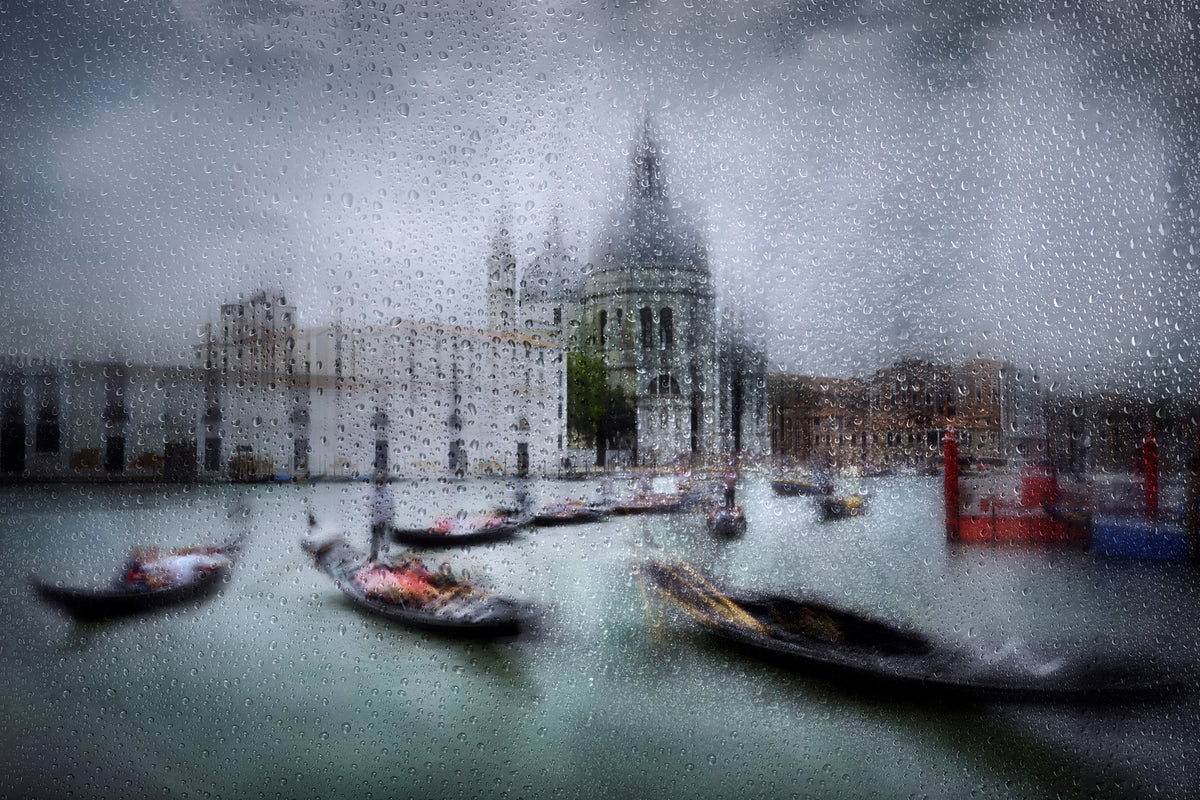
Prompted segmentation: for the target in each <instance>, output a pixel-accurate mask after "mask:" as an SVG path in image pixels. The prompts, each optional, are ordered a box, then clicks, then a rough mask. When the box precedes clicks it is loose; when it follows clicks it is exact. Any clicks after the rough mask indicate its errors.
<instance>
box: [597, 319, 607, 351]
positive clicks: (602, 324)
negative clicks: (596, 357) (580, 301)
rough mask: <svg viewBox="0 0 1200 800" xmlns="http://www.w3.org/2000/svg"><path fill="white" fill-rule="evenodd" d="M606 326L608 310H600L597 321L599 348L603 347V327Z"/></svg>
mask: <svg viewBox="0 0 1200 800" xmlns="http://www.w3.org/2000/svg"><path fill="white" fill-rule="evenodd" d="M607 326H608V312H607V311H601V312H600V322H599V333H600V347H601V348H603V347H604V339H605V331H604V329H605V327H607Z"/></svg>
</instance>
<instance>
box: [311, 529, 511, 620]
mask: <svg viewBox="0 0 1200 800" xmlns="http://www.w3.org/2000/svg"><path fill="white" fill-rule="evenodd" d="M309 525H310V529H311V530H312V533H310V535H309V537H308V538H306V539H305V540H304V543H303V547H304V549H305V551H307V552H308V553H309V554H310V555H311V556H312V557H313V559H314V560H315V561H316V565H317V567H318V569H320V570H321V571H322V572H324V573H325V574H326V575H328V576H329V577H331V578H333V580H334V583H336V584H337V587H338V589H340V590H341V591H342V594H344V595H345V596H346V597H347V598H348V599H349V600H350V601H351V602H352V603H353V604H354V605H355V606H357V607H359V608H361V609H363V610H364V611H367V612H369V613H371V614H374V615H376V616H379V617H383V618H384V619H387V620H390V621H392V622H397V623H400V624H403V625H408V626H410V627H414V628H422V629H425V630H429V631H435V632H437V633H442V634H449V635H454V636H464V637H476V638H494V637H498V636H508V635H513V634H516V633H518V632H519V631H520V629H521V627H522V625H523V624H524V623H525V622H526V621H527V619H528V616H529V615H528V611H527V609H526V608H525V607H524V606H523V605H522V604H520V603H517V602H516V601H513V600H510V599H508V598H505V597H497V596H495V595H491V594H488V593H486V592H483V591H481V590H480V589H477V588H473V587H467V586H464V587H463V589H462V590H461V591H448V592H446V593H445V594H444V595H443V596H442V597H440V598H438V599H437V600H436V601H434V602H430V603H427V604H424V605H422V606H413V607H409V606H406V605H405V604H404V603H403V602H390V601H389V600H386V599H383V598H380V597H376V596H373V595H371V594H368V593H367V591H366V590H365V589H364V588H363V587H361V586H360V585H359V584H358V582H356V581H355V580H354V576H355V573H357V572H358V571H359V570H362V569H364V568H369V567H370V566H372V565H371V563H370V562H369V560H368V558H367V555H366V553H364V552H362V551H361V550H359V549H357V548H356V547H354V546H353V545H351V544H350V543H348V542H346V541H345V540H344V539H343V538H342V537H341V535H340V534H337V533H330V532H323V531H320V530H318V529H317V527H316V524H315V522H314V521H313V520H312V519H311V518H310V522H309Z"/></svg>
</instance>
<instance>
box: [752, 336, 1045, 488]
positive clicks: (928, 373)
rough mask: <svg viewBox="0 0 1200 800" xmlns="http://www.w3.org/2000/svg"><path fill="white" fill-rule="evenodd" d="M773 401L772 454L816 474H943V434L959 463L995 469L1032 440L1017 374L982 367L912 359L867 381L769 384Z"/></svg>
mask: <svg viewBox="0 0 1200 800" xmlns="http://www.w3.org/2000/svg"><path fill="white" fill-rule="evenodd" d="M770 398H771V399H770V413H771V422H770V427H771V447H772V452H773V453H775V454H776V455H778V456H780V457H781V458H782V459H783V460H785V461H794V462H797V463H806V464H811V465H813V466H816V467H819V468H830V469H840V470H846V469H856V470H859V471H862V472H868V473H869V472H873V471H878V470H889V469H916V470H919V471H928V470H932V469H937V468H940V466H941V457H942V456H941V453H942V450H941V439H942V434H943V433H944V432H945V430H946V428H947V427H948V426H949V425H950V424H953V425H954V428H955V430H956V431H957V432H958V435H959V442H960V444H959V452H960V455H961V456H962V457H963V458H965V459H967V460H968V461H973V462H977V463H981V464H997V465H998V464H1003V463H1007V462H1008V461H1009V460H1010V459H1012V458H1013V457H1015V456H1016V455H1018V450H1019V448H1020V447H1022V446H1023V443H1024V442H1025V441H1027V440H1028V439H1030V438H1031V437H1032V436H1033V435H1034V434H1033V432H1032V431H1031V429H1030V425H1031V423H1033V422H1034V421H1035V413H1034V406H1035V404H1034V402H1033V401H1032V396H1031V394H1030V393H1029V392H1028V391H1027V389H1026V388H1025V387H1024V385H1023V384H1022V382H1021V381H1020V379H1019V375H1018V374H1017V371H1016V370H1015V369H1014V368H1013V367H1012V365H1010V364H1005V363H1002V362H998V361H991V360H987V359H976V360H973V361H970V362H967V363H965V364H960V365H956V366H948V365H941V364H933V363H930V362H927V361H922V360H918V359H911V360H906V361H902V362H898V363H896V364H893V365H892V366H890V367H887V368H886V369H882V370H879V371H878V372H876V373H875V374H874V375H873V376H872V377H871V378H870V379H869V380H861V379H857V378H852V379H836V378H817V377H810V376H799V375H772V376H771V378H770Z"/></svg>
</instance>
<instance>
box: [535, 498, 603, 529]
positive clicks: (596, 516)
mask: <svg viewBox="0 0 1200 800" xmlns="http://www.w3.org/2000/svg"><path fill="white" fill-rule="evenodd" d="M605 516H606V513H605V511H604V510H603V509H600V508H595V507H594V506H588V505H584V504H583V503H580V502H577V501H573V500H572V501H567V502H565V503H552V504H550V505H547V506H543V507H542V508H541V509H540V510H539V511H538V512H537V513H535V514H534V515H533V520H532V521H533V524H534V525H539V526H542V527H551V526H554V525H578V524H581V523H585V522H599V521H600V520H602V519H604V517H605Z"/></svg>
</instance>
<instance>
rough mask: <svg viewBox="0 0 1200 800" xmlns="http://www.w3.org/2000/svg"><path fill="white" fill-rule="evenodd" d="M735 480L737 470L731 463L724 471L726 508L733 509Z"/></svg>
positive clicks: (735, 489) (735, 488) (735, 490)
mask: <svg viewBox="0 0 1200 800" xmlns="http://www.w3.org/2000/svg"><path fill="white" fill-rule="evenodd" d="M737 479H738V474H737V469H735V468H734V466H733V463H732V462H731V463H730V464H729V467H728V468H726V470H725V507H726V508H733V498H734V495H735V494H736V492H737Z"/></svg>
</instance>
